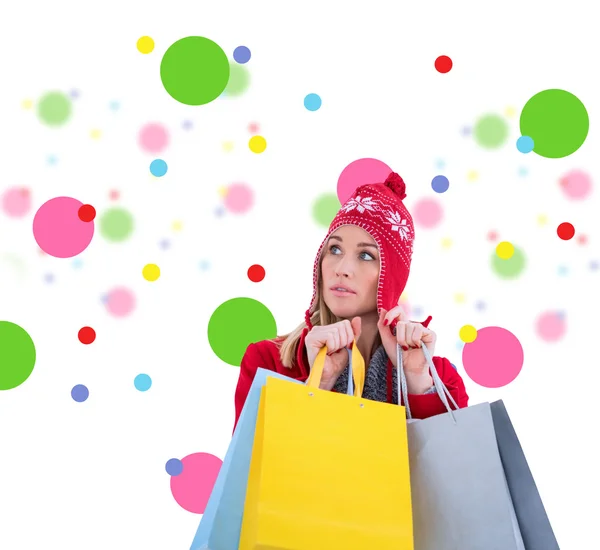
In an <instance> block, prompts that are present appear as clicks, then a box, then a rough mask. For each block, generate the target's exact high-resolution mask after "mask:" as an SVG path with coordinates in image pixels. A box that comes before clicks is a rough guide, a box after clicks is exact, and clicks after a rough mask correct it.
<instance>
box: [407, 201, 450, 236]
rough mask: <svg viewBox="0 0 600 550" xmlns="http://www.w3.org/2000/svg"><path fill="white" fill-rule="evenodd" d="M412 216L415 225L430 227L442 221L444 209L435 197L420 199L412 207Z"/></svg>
mask: <svg viewBox="0 0 600 550" xmlns="http://www.w3.org/2000/svg"><path fill="white" fill-rule="evenodd" d="M412 217H413V220H414V222H415V225H419V226H421V227H425V228H427V229H431V228H432V227H435V226H436V225H438V224H439V223H440V222H441V221H442V218H443V217H444V210H443V208H442V205H441V204H440V203H439V201H437V200H436V199H429V198H428V199H420V200H418V201H417V202H416V203H415V205H414V207H413V208H412Z"/></svg>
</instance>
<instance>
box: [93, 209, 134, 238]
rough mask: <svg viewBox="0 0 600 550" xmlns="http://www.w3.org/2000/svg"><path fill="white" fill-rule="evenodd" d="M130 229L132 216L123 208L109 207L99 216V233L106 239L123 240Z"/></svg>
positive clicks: (131, 228)
mask: <svg viewBox="0 0 600 550" xmlns="http://www.w3.org/2000/svg"><path fill="white" fill-rule="evenodd" d="M132 231H133V216H132V215H131V214H130V213H129V211H127V210H125V209H124V208H119V207H115V208H110V209H108V210H107V211H106V212H104V214H102V217H101V218H100V234H101V235H102V236H103V237H104V238H105V239H106V240H107V241H113V242H121V241H124V240H126V239H127V238H128V237H129V236H130V235H131V232H132Z"/></svg>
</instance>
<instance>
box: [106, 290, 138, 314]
mask: <svg viewBox="0 0 600 550" xmlns="http://www.w3.org/2000/svg"><path fill="white" fill-rule="evenodd" d="M134 308H135V296H134V294H133V292H132V291H131V290H129V289H128V288H124V287H117V288H113V289H112V290H111V291H110V292H109V293H108V296H107V298H106V309H107V311H108V312H109V313H110V314H111V315H114V316H115V317H127V315H129V314H130V313H131V312H132V311H133V309H134Z"/></svg>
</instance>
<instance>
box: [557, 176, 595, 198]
mask: <svg viewBox="0 0 600 550" xmlns="http://www.w3.org/2000/svg"><path fill="white" fill-rule="evenodd" d="M559 183H560V186H561V188H562V190H563V192H564V194H565V195H566V196H567V197H569V198H570V199H584V198H586V197H587V196H588V195H589V194H590V192H591V190H592V178H591V177H590V175H589V174H588V173H586V172H583V171H582V170H571V171H570V172H568V173H566V174H565V175H564V176H563V177H562V178H560V180H559Z"/></svg>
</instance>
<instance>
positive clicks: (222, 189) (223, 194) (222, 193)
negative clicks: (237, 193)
mask: <svg viewBox="0 0 600 550" xmlns="http://www.w3.org/2000/svg"><path fill="white" fill-rule="evenodd" d="M226 196H227V187H225V186H224V185H222V186H221V187H219V197H221V198H222V199H224V198H225V197H226Z"/></svg>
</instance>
